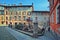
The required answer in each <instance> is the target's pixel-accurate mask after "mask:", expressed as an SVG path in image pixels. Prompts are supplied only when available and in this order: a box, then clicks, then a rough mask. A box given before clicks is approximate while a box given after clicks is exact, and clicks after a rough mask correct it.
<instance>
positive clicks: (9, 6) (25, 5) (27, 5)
mask: <svg viewBox="0 0 60 40" xmlns="http://www.w3.org/2000/svg"><path fill="white" fill-rule="evenodd" d="M0 6H2V7H33V6H32V5H0Z"/></svg>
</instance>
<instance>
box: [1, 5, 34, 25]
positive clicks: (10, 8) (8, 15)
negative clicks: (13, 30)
mask: <svg viewBox="0 0 60 40" xmlns="http://www.w3.org/2000/svg"><path fill="white" fill-rule="evenodd" d="M33 10H34V9H33V4H32V5H22V4H20V5H0V25H8V24H12V25H14V24H15V23H17V24H18V23H27V22H26V19H27V18H29V17H31V15H29V14H30V12H31V11H33Z"/></svg>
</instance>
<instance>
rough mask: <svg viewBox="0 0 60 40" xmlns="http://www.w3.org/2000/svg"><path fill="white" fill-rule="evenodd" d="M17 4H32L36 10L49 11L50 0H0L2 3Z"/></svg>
mask: <svg viewBox="0 0 60 40" xmlns="http://www.w3.org/2000/svg"><path fill="white" fill-rule="evenodd" d="M4 3H6V4H16V5H19V3H22V5H32V3H33V6H34V10H35V11H49V2H48V0H0V4H4Z"/></svg>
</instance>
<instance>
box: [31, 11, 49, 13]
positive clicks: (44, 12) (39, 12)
mask: <svg viewBox="0 0 60 40" xmlns="http://www.w3.org/2000/svg"><path fill="white" fill-rule="evenodd" d="M32 12H33V13H50V11H32Z"/></svg>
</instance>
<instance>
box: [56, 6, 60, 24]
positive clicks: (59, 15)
mask: <svg viewBox="0 0 60 40" xmlns="http://www.w3.org/2000/svg"><path fill="white" fill-rule="evenodd" d="M56 20H57V24H60V6H58V8H57V14H56Z"/></svg>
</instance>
